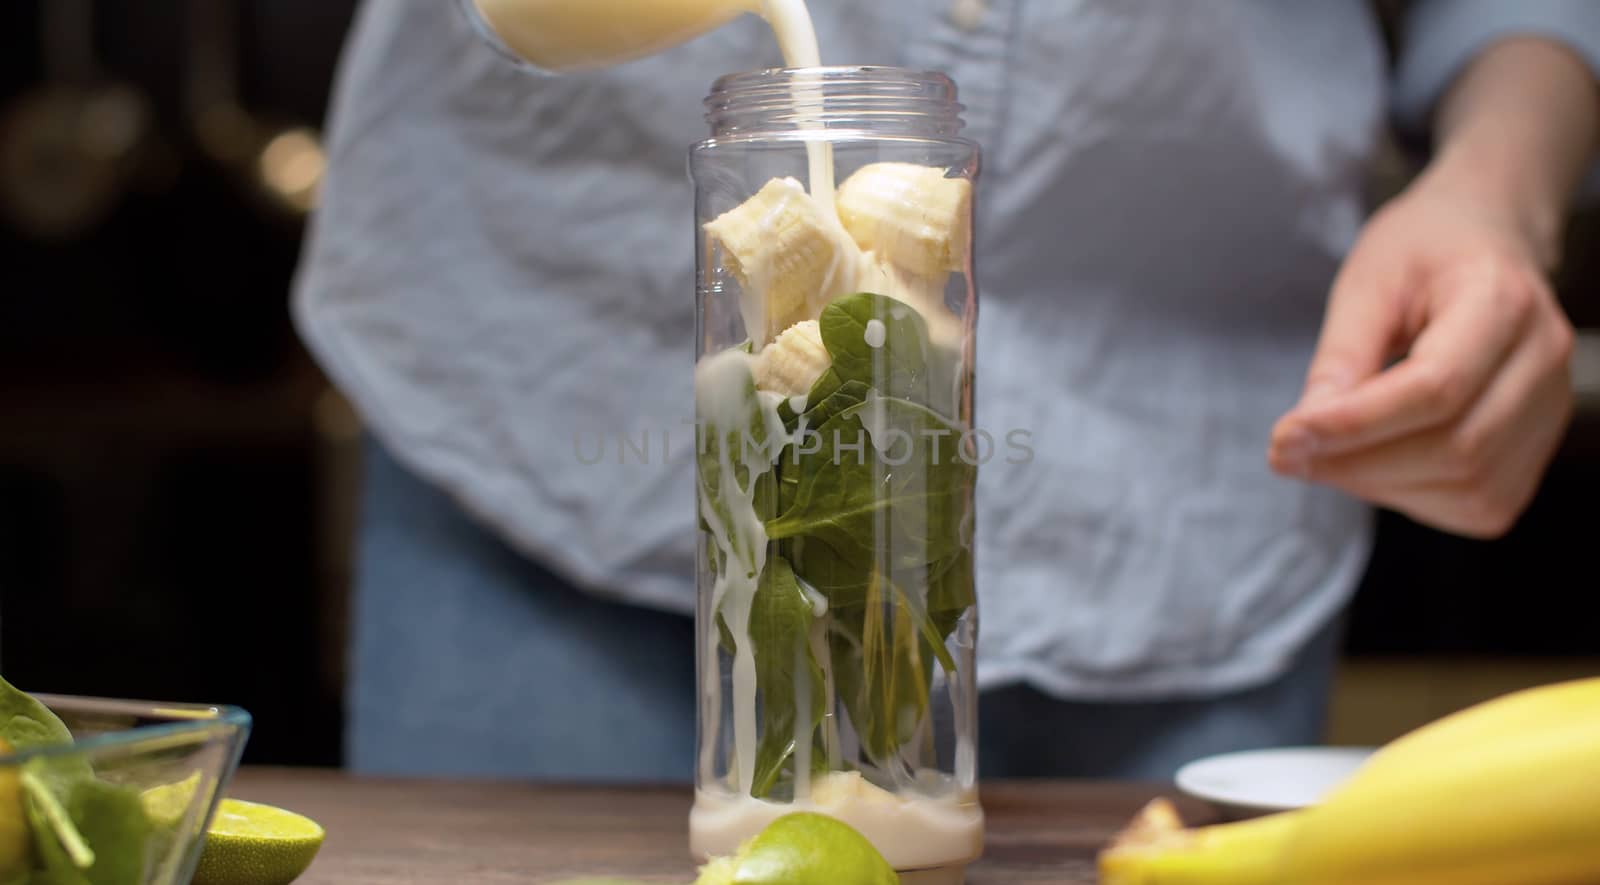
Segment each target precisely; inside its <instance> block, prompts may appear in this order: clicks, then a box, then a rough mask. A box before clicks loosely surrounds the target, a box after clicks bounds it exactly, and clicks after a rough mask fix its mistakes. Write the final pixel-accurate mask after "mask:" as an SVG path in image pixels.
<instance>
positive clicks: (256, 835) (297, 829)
mask: <svg viewBox="0 0 1600 885" xmlns="http://www.w3.org/2000/svg"><path fill="white" fill-rule="evenodd" d="M322 837H323V831H322V827H320V826H318V825H317V823H316V822H315V821H313V820H311V819H310V818H306V817H301V816H300V815H298V814H295V813H294V812H292V811H284V810H283V809H282V808H273V807H272V806H271V805H259V804H257V803H255V802H241V801H239V800H238V799H224V800H222V802H221V803H220V804H219V805H218V806H217V814H216V817H214V818H212V820H211V829H210V831H209V832H207V833H206V847H205V850H204V851H202V852H201V854H200V865H199V866H198V867H196V868H195V871H194V882H193V885H288V883H290V882H293V881H294V880H295V879H296V878H298V877H299V876H300V874H301V873H303V872H305V871H306V867H309V866H311V859H312V858H314V857H316V856H317V849H319V848H321V847H322Z"/></svg>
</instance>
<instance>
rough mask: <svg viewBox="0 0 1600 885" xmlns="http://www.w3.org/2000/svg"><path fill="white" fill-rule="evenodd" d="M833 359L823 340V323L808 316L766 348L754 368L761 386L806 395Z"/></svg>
mask: <svg viewBox="0 0 1600 885" xmlns="http://www.w3.org/2000/svg"><path fill="white" fill-rule="evenodd" d="M832 362H833V360H832V358H831V357H829V356H828V348H827V347H825V346H824V345H823V343H822V326H821V325H820V324H819V323H818V322H817V321H816V320H805V321H803V322H799V323H795V324H794V325H792V326H790V327H789V328H787V329H785V330H783V332H782V333H781V334H779V335H778V337H777V340H775V341H773V342H772V343H771V344H769V345H767V346H766V347H764V348H762V349H761V352H760V353H758V354H756V358H755V365H754V366H753V367H752V368H753V369H754V370H755V376H756V387H758V388H760V389H761V390H769V391H772V392H773V393H781V394H783V395H784V396H804V395H806V394H808V393H810V392H811V385H813V384H816V383H817V379H818V378H821V377H822V373H823V372H826V371H828V366H829V365H831V364H832Z"/></svg>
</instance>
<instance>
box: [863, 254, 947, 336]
mask: <svg viewBox="0 0 1600 885" xmlns="http://www.w3.org/2000/svg"><path fill="white" fill-rule="evenodd" d="M859 276H860V281H861V290H862V291H863V292H874V293H876V294H879V295H887V296H889V297H890V298H893V299H895V300H897V301H903V302H905V303H906V304H909V305H911V306H912V307H913V308H915V309H916V311H917V313H920V314H922V319H923V321H924V322H926V323H927V324H928V340H929V341H930V342H932V343H933V344H935V345H937V346H939V347H945V348H950V349H956V350H958V349H960V347H961V339H962V336H963V335H965V334H966V331H965V329H964V328H963V327H962V324H961V318H960V317H958V316H956V314H955V312H954V311H952V310H951V309H950V308H948V307H946V306H945V303H944V289H945V282H944V281H945V280H948V279H949V278H950V275H949V274H948V273H940V274H939V275H938V276H936V277H933V278H929V277H923V276H918V275H917V274H915V273H912V272H911V271H909V270H906V269H905V268H903V267H901V266H899V265H897V264H895V263H894V262H892V261H890V260H889V259H887V258H885V257H884V256H882V255H879V254H878V253H876V252H863V253H861V272H860V274H859Z"/></svg>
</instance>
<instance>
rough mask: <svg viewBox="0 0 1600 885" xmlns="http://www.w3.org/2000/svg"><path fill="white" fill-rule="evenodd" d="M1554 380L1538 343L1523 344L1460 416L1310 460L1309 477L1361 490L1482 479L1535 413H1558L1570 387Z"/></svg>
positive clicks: (1501, 457)
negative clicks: (1352, 449) (1457, 418)
mask: <svg viewBox="0 0 1600 885" xmlns="http://www.w3.org/2000/svg"><path fill="white" fill-rule="evenodd" d="M1553 380H1554V379H1552V378H1551V366H1550V365H1549V360H1548V359H1547V358H1546V356H1545V354H1543V353H1542V352H1541V350H1540V349H1539V348H1537V347H1523V348H1518V349H1517V350H1516V352H1515V353H1514V354H1513V355H1512V357H1511V359H1510V361H1509V362H1507V363H1506V364H1505V367H1504V371H1503V372H1502V373H1501V374H1500V376H1499V377H1498V378H1495V379H1494V380H1493V382H1492V383H1491V384H1490V385H1489V387H1488V389H1487V390H1486V391H1485V392H1484V394H1483V395H1482V397H1481V398H1480V399H1479V400H1478V401H1477V402H1476V403H1475V404H1472V405H1471V406H1470V407H1469V408H1468V411H1467V414H1466V415H1465V416H1463V417H1462V419H1461V420H1460V421H1453V422H1449V423H1445V424H1441V425H1437V426H1432V427H1427V428H1424V429H1421V430H1419V431H1417V432H1415V433H1411V434H1408V435H1405V436H1401V437H1399V438H1397V439H1392V440H1386V441H1383V442H1380V443H1377V444H1374V445H1370V446H1366V447H1363V448H1360V449H1357V450H1354V451H1350V452H1342V453H1331V454H1325V455H1322V456H1319V457H1316V458H1313V459H1312V460H1311V462H1310V464H1309V465H1308V468H1307V478H1309V479H1311V480H1313V481H1315V482H1321V483H1326V484H1329V485H1335V486H1340V487H1344V488H1350V489H1354V488H1357V487H1359V488H1362V489H1363V490H1378V489H1389V488H1401V487H1406V486H1410V485H1425V484H1433V483H1448V484H1472V483H1476V482H1480V481H1482V480H1484V479H1485V478H1486V477H1487V476H1488V475H1489V474H1490V473H1491V472H1493V471H1494V470H1495V469H1496V468H1497V467H1502V466H1504V455H1505V453H1506V452H1507V451H1508V450H1509V449H1511V448H1512V447H1513V443H1514V442H1515V438H1516V437H1517V436H1518V435H1519V434H1522V433H1525V432H1527V430H1528V429H1529V427H1530V425H1532V424H1533V423H1534V422H1532V421H1531V420H1530V419H1531V418H1532V417H1534V416H1538V415H1542V414H1546V413H1551V414H1553V413H1557V412H1559V411H1560V408H1561V403H1562V401H1563V399H1564V398H1565V397H1566V396H1567V392H1566V386H1567V385H1565V384H1558V385H1557V386H1552V381H1553ZM1547 388H1548V389H1547Z"/></svg>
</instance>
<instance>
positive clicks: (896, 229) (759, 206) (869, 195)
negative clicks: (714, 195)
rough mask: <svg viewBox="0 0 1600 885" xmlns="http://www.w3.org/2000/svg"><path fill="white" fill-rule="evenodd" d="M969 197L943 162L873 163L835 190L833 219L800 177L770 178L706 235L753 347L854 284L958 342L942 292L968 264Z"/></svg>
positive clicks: (938, 336) (944, 339)
mask: <svg viewBox="0 0 1600 885" xmlns="http://www.w3.org/2000/svg"><path fill="white" fill-rule="evenodd" d="M971 201H972V183H971V182H969V181H967V180H965V179H960V178H946V177H945V174H944V170H943V169H939V168H935V167H928V166H918V165H915V164H911V163H874V164H871V165H868V166H864V167H862V168H861V169H860V170H859V171H857V172H856V173H855V174H854V175H852V176H850V178H849V179H847V180H846V181H845V182H844V184H843V185H841V186H840V187H839V189H838V193H837V202H836V206H837V210H838V214H837V216H835V215H834V213H832V212H828V211H826V210H824V209H823V208H822V207H821V206H820V204H818V202H817V201H816V200H814V199H813V198H812V197H811V195H810V194H808V193H806V190H805V187H804V186H802V185H801V184H800V182H799V181H797V180H795V179H793V178H775V179H773V180H772V181H769V182H767V184H766V185H765V186H764V187H762V188H761V190H760V191H758V192H757V193H756V194H755V196H753V197H751V198H750V199H749V200H747V201H746V202H744V203H743V204H742V205H740V206H738V207H737V208H734V209H732V210H730V211H728V212H726V213H724V214H723V215H721V216H719V217H718V218H716V219H715V220H713V221H712V222H710V223H709V224H707V225H706V234H707V236H708V238H709V239H710V240H711V242H712V243H714V244H716V245H718V246H720V248H721V250H722V256H723V263H724V265H725V266H726V267H727V268H728V270H729V272H730V273H732V274H733V277H734V279H736V280H737V281H738V283H739V286H740V288H741V289H742V290H743V294H744V296H745V299H746V302H745V304H744V305H743V307H744V311H745V314H746V325H747V326H748V327H749V328H750V330H751V337H752V340H753V344H754V346H755V349H756V350H757V351H758V352H759V351H761V350H762V349H763V348H765V347H766V346H767V345H768V343H769V342H774V340H775V339H776V338H778V337H779V336H780V335H781V334H782V333H784V332H785V330H789V329H792V328H793V327H795V325H796V324H799V323H802V322H804V321H806V320H814V319H816V318H817V317H818V316H819V315H821V313H822V308H824V307H826V306H827V304H828V302H830V301H832V300H833V299H835V298H837V297H839V296H841V295H848V294H850V293H852V292H860V291H870V292H877V293H879V294H882V295H887V296H889V297H891V298H897V299H899V300H901V301H904V302H906V303H908V304H910V305H911V306H913V307H915V308H916V309H917V310H918V311H919V312H921V313H922V314H923V316H924V317H925V318H926V319H927V320H928V325H929V328H930V330H932V332H933V335H934V337H935V340H936V342H938V343H944V344H947V345H954V344H956V343H958V342H959V341H960V338H961V334H962V329H961V323H960V321H959V319H957V318H956V316H955V314H953V313H952V312H951V311H950V310H949V309H948V308H946V307H945V306H944V289H945V283H946V282H947V281H948V279H949V277H950V274H952V273H955V272H959V271H963V270H964V269H965V267H966V257H967V252H968V249H969V242H970V239H971V231H970V227H969V223H968V219H969V217H970V206H971ZM756 339H759V340H756ZM779 365H782V363H781V361H780V363H779ZM763 389H772V390H777V389H778V388H765V387H764V388H763ZM799 392H804V391H799Z"/></svg>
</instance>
